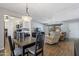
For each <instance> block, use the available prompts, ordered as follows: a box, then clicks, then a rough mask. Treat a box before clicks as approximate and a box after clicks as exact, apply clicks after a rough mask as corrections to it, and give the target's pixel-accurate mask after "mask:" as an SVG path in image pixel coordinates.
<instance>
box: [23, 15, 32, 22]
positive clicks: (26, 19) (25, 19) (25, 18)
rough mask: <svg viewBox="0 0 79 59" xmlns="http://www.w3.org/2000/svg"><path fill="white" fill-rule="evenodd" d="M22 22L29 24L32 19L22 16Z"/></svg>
mask: <svg viewBox="0 0 79 59" xmlns="http://www.w3.org/2000/svg"><path fill="white" fill-rule="evenodd" d="M22 20H23V21H27V22H29V21H31V20H32V17H30V16H22Z"/></svg>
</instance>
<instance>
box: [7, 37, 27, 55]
mask: <svg viewBox="0 0 79 59" xmlns="http://www.w3.org/2000/svg"><path fill="white" fill-rule="evenodd" d="M8 40H9V45H10V50H11V56H22V55H25V54H23V48H21V47H17V48H15V45H14V43H13V42H12V39H11V36H8ZM26 54H28V51H27V50H26Z"/></svg>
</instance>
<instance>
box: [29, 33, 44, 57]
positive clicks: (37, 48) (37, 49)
mask: <svg viewBox="0 0 79 59" xmlns="http://www.w3.org/2000/svg"><path fill="white" fill-rule="evenodd" d="M43 46H44V35H43V34H41V33H40V32H38V33H37V34H36V42H35V45H34V46H32V47H30V48H28V54H32V55H34V56H37V55H39V54H42V55H43Z"/></svg>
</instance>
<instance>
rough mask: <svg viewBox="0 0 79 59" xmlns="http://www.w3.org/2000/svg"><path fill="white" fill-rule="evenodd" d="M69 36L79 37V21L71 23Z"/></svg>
mask: <svg viewBox="0 0 79 59" xmlns="http://www.w3.org/2000/svg"><path fill="white" fill-rule="evenodd" d="M69 30H70V32H69V38H76V39H77V38H79V22H71V23H69Z"/></svg>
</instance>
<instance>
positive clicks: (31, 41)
mask: <svg viewBox="0 0 79 59" xmlns="http://www.w3.org/2000/svg"><path fill="white" fill-rule="evenodd" d="M13 42H14V43H15V44H16V45H18V46H19V47H22V48H23V55H25V49H27V48H29V47H31V46H33V45H35V42H36V39H35V38H32V39H26V40H24V41H19V40H17V39H14V40H13Z"/></svg>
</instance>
